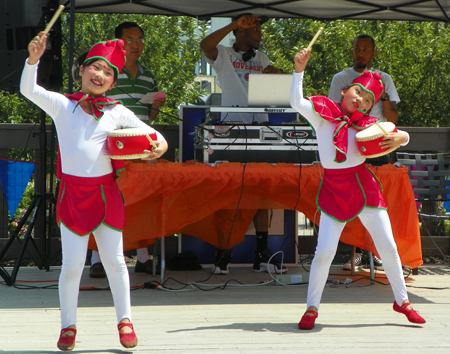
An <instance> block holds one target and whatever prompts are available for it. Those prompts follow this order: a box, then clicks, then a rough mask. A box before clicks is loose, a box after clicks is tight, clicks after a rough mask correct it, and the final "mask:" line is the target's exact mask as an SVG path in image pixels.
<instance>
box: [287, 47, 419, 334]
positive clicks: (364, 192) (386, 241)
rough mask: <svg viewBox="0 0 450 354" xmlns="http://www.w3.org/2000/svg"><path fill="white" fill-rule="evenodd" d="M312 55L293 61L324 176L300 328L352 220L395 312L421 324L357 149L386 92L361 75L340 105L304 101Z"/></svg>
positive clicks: (401, 137) (296, 90) (309, 322)
mask: <svg viewBox="0 0 450 354" xmlns="http://www.w3.org/2000/svg"><path fill="white" fill-rule="evenodd" d="M310 53H311V52H310V50H308V49H303V50H302V51H300V52H299V53H297V54H296V56H295V58H294V63H295V73H294V79H293V81H292V87H291V106H292V107H293V108H294V109H296V110H297V111H298V112H299V113H300V114H302V116H304V117H305V118H306V119H307V120H308V122H309V123H310V124H311V126H312V128H313V129H314V130H315V132H316V136H317V142H318V146H319V153H320V160H321V163H322V166H323V168H324V176H323V179H322V183H321V186H320V191H319V193H318V196H317V206H318V208H319V210H320V211H321V215H320V226H319V237H318V243H317V248H316V252H315V255H314V259H313V262H312V264H311V272H310V281H309V286H308V296H307V310H306V312H305V314H304V315H303V317H302V318H301V320H300V322H299V324H298V327H299V328H300V329H312V328H313V327H314V324H315V320H316V318H317V317H318V311H319V305H320V300H321V297H322V292H323V290H324V287H325V284H326V281H327V277H328V272H329V268H330V265H331V262H332V260H333V257H334V255H335V254H336V249H337V245H338V242H339V237H340V235H341V233H342V230H343V229H344V226H345V224H346V222H347V221H350V220H352V219H354V218H356V217H359V219H360V220H361V222H362V224H363V225H364V227H365V228H366V229H367V230H368V231H369V233H370V235H371V236H372V238H373V241H374V243H375V246H376V248H377V250H378V252H379V254H380V256H381V259H383V266H384V270H385V272H386V275H387V277H388V279H389V282H390V284H391V287H392V290H393V293H394V298H395V301H394V305H393V309H394V311H397V312H400V313H403V314H405V315H406V317H407V318H408V320H409V321H410V322H413V323H425V320H424V319H423V318H422V317H421V316H420V315H419V314H418V312H417V311H414V310H413V308H412V307H411V305H410V304H409V301H408V294H407V292H406V286H405V281H404V279H403V271H402V267H401V263H400V257H399V255H398V253H397V246H396V244H395V241H394V236H393V234H392V229H391V224H390V220H389V216H388V214H387V211H386V209H387V206H386V203H385V201H384V199H383V195H382V194H381V190H380V185H379V182H378V181H377V180H376V178H375V177H374V176H373V175H372V174H371V172H370V171H369V169H367V168H366V167H365V165H364V161H365V158H364V157H363V156H362V155H361V154H360V153H359V151H358V149H357V146H356V139H355V135H356V133H357V132H358V131H360V130H362V129H364V128H367V127H368V126H370V125H372V124H374V123H375V122H377V121H378V119H377V118H374V117H370V116H368V115H367V114H366V113H368V112H369V111H370V109H371V108H372V107H373V105H374V104H375V103H376V102H377V101H378V99H379V98H380V96H381V94H382V92H383V90H384V86H383V83H382V82H381V76H380V74H379V73H372V72H369V71H365V72H364V73H363V74H362V75H361V76H359V77H358V78H356V79H355V80H354V81H353V82H352V84H351V85H350V87H347V88H345V89H343V90H342V97H343V99H342V103H341V105H340V106H339V105H338V104H337V103H335V102H334V101H331V100H330V99H328V98H327V97H324V96H312V97H308V98H303V71H304V70H305V67H306V64H307V63H308V59H309V55H310ZM408 141H409V135H408V133H406V132H403V131H399V132H398V133H390V134H389V135H387V136H385V138H384V139H383V141H382V142H381V143H380V146H381V147H382V148H384V149H387V148H390V147H397V146H399V145H406V144H407V143H408Z"/></svg>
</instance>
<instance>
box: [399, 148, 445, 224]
mask: <svg viewBox="0 0 450 354" xmlns="http://www.w3.org/2000/svg"><path fill="white" fill-rule="evenodd" d="M396 155H397V162H399V163H400V164H402V165H404V166H407V167H409V171H408V174H409V178H410V181H411V184H412V187H413V190H414V194H415V199H416V202H422V203H423V202H448V201H450V153H441V152H440V153H430V154H414V153H403V152H397V153H396ZM422 210H423V207H422ZM422 210H419V211H418V212H417V215H418V216H419V220H421V221H422V222H423V220H424V219H434V220H450V215H449V214H448V213H445V214H444V215H434V214H428V213H424V212H422Z"/></svg>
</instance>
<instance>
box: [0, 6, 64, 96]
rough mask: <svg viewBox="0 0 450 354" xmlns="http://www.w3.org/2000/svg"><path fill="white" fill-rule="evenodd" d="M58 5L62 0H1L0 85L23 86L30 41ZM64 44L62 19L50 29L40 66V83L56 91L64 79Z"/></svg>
mask: <svg viewBox="0 0 450 354" xmlns="http://www.w3.org/2000/svg"><path fill="white" fill-rule="evenodd" d="M58 6H59V2H58V0H2V1H0V89H2V90H5V91H11V92H17V91H18V90H19V84H20V76H21V74H22V68H23V65H24V64H25V59H26V58H27V57H28V49H27V47H28V43H29V42H30V41H31V39H32V38H33V37H34V36H36V35H37V34H38V33H39V32H40V31H42V30H44V28H45V26H46V24H47V23H48V22H49V21H50V19H51V18H52V16H53V14H54V13H55V11H56V9H57V8H58ZM61 44H62V40H61V21H60V19H58V21H56V23H55V24H54V25H53V28H52V30H51V31H50V33H49V36H48V39H47V48H46V51H45V53H44V55H43V56H42V58H41V61H40V63H39V70H38V84H39V85H41V86H43V87H45V88H47V89H49V90H52V91H59V90H60V88H61V83H62V63H61Z"/></svg>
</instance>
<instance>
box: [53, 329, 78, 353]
mask: <svg viewBox="0 0 450 354" xmlns="http://www.w3.org/2000/svg"><path fill="white" fill-rule="evenodd" d="M66 332H72V333H73V336H71V335H67V336H63V334H64V333H66ZM76 335H77V330H76V329H75V328H63V329H62V330H61V334H60V335H59V339H58V343H56V345H57V346H58V349H59V350H62V351H63V352H70V351H71V350H73V348H75V337H76Z"/></svg>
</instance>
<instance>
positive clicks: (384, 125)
mask: <svg viewBox="0 0 450 354" xmlns="http://www.w3.org/2000/svg"><path fill="white" fill-rule="evenodd" d="M394 129H395V124H394V123H392V122H379V123H375V124H373V125H371V126H370V127H368V128H366V129H364V130H362V131H360V132H358V133H357V134H356V140H358V141H365V140H372V139H376V138H379V137H381V136H384V135H385V133H384V132H386V133H391V132H392V131H393V130H394Z"/></svg>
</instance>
